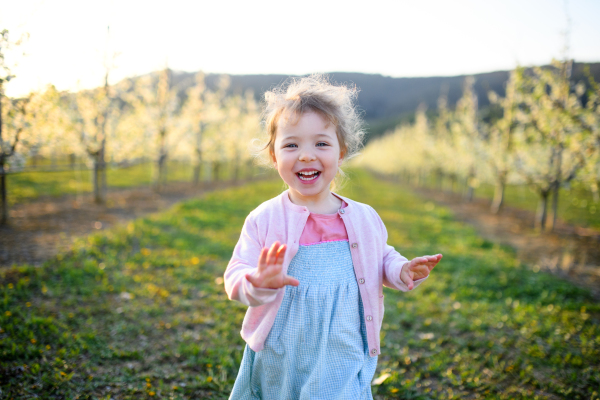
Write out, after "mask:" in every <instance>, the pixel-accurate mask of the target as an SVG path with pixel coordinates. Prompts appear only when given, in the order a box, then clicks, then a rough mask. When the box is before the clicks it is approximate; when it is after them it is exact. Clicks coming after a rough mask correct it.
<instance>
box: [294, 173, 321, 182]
mask: <svg viewBox="0 0 600 400" xmlns="http://www.w3.org/2000/svg"><path fill="white" fill-rule="evenodd" d="M296 175H298V178H300V179H301V180H303V181H312V180H315V179H317V178H318V177H319V175H321V172H320V171H308V172H304V171H303V172H298V173H296Z"/></svg>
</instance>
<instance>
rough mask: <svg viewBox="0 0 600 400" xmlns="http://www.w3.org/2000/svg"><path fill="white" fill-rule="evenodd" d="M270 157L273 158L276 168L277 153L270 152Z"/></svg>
mask: <svg viewBox="0 0 600 400" xmlns="http://www.w3.org/2000/svg"><path fill="white" fill-rule="evenodd" d="M269 155H270V156H271V161H272V162H273V164H274V165H275V167H277V159H276V158H275V153H273V152H272V151H270V150H269Z"/></svg>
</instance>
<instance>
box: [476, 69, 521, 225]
mask: <svg viewBox="0 0 600 400" xmlns="http://www.w3.org/2000/svg"><path fill="white" fill-rule="evenodd" d="M516 73H517V72H516V71H513V72H511V73H510V75H509V77H508V81H507V82H506V90H505V92H506V94H505V97H503V98H500V97H498V95H497V94H496V93H495V92H493V91H491V92H490V93H489V99H490V103H491V104H492V105H498V106H500V108H501V109H502V117H501V118H499V119H497V120H496V121H493V122H491V125H490V129H489V133H490V135H489V137H488V139H487V141H486V143H485V146H484V147H485V150H486V158H487V160H488V162H489V163H490V166H491V167H492V171H493V174H494V181H495V182H494V183H495V185H494V199H493V200H492V205H491V211H492V213H494V214H496V213H498V212H499V211H500V209H501V208H502V205H503V204H504V191H505V188H506V183H507V181H508V177H509V173H510V172H511V170H512V166H513V163H514V160H513V150H514V143H513V142H514V134H515V130H516V129H518V128H519V127H520V124H519V120H518V113H519V109H518V105H519V98H518V91H517V79H516Z"/></svg>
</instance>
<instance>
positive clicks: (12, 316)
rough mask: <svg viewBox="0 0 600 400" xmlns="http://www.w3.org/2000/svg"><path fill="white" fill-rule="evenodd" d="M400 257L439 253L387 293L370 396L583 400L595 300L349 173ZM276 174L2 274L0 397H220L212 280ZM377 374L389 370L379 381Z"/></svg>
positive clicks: (224, 340) (224, 313)
mask: <svg viewBox="0 0 600 400" xmlns="http://www.w3.org/2000/svg"><path fill="white" fill-rule="evenodd" d="M353 175H354V177H353V179H352V181H350V183H349V184H348V185H347V187H346V189H345V190H344V191H343V193H344V194H346V195H348V196H350V197H352V198H354V199H356V200H358V201H362V202H365V203H368V204H370V205H372V206H373V207H374V208H375V209H376V210H377V211H378V212H379V214H380V215H381V217H382V218H383V219H384V221H385V223H386V225H387V228H388V233H389V242H390V243H391V244H393V245H394V246H396V248H397V249H398V250H399V251H400V252H401V253H403V254H404V255H406V256H407V257H409V258H412V257H415V256H419V255H423V254H434V253H437V252H441V253H443V254H444V259H443V260H442V263H441V264H440V265H439V266H438V267H436V269H435V270H434V272H433V274H432V275H431V277H430V278H429V279H428V280H427V282H426V283H424V284H423V286H421V287H419V288H418V289H417V290H415V291H414V292H410V293H400V292H395V291H392V290H386V291H385V296H386V298H385V304H386V315H385V319H384V327H383V332H382V338H383V341H382V355H381V356H380V359H379V367H378V371H377V374H376V378H377V377H381V378H382V379H379V381H382V383H381V384H379V385H376V386H374V393H375V397H376V398H378V399H384V398H413V399H430V398H432V399H448V398H459V399H463V398H486V399H487V398H491V399H494V398H497V399H515V398H516V399H535V398H538V399H544V398H547V399H559V398H572V399H590V398H591V399H594V398H598V397H599V396H598V391H599V387H600V372H599V371H600V361H599V360H600V328H599V326H600V324H599V321H600V307H599V305H598V304H597V303H596V302H594V300H593V299H592V298H591V296H590V295H589V293H588V292H586V291H585V290H581V289H578V288H576V287H574V286H572V285H570V284H568V283H566V282H563V281H561V280H559V279H557V278H555V277H553V276H551V275H547V274H544V273H541V272H538V273H535V272H533V271H531V270H530V269H529V268H528V267H527V266H525V265H520V264H519V263H518V262H517V260H516V259H515V256H514V253H513V252H512V251H511V250H510V249H507V248H504V247H499V246H497V245H495V244H493V243H490V242H487V241H485V240H483V239H481V238H479V237H478V236H477V235H476V234H475V232H474V231H473V230H472V229H471V228H470V227H467V226H465V225H463V224H461V223H459V222H457V221H454V220H453V218H452V215H451V214H450V213H449V212H448V211H447V210H445V209H442V208H437V207H434V205H433V204H432V203H428V202H423V201H422V200H421V199H419V198H418V197H415V196H414V195H413V194H411V193H408V192H406V191H405V190H401V189H400V188H398V187H397V186H395V185H393V184H390V183H384V182H380V181H377V180H374V179H373V178H372V177H369V176H368V175H366V174H364V173H363V172H361V171H355V172H354V173H353ZM281 190H282V184H281V182H280V181H273V182H261V183H253V184H250V185H247V186H245V187H241V188H235V189H229V190H224V191H220V192H215V193H212V194H209V195H206V196H205V197H203V198H202V199H198V200H192V201H188V202H185V203H182V204H179V205H178V206H176V207H174V208H172V209H171V210H169V211H167V212H164V213H161V214H158V215H155V216H152V217H148V218H144V219H140V220H137V221H135V222H132V223H129V224H128V225H126V226H121V227H116V228H114V229H111V230H108V231H104V232H101V233H98V234H95V235H92V236H90V237H88V238H87V239H86V240H84V241H82V242H81V243H79V244H78V245H77V246H75V248H74V249H73V250H72V251H71V252H69V253H65V254H62V255H59V256H58V257H56V258H54V259H52V260H50V261H48V262H47V263H46V264H45V265H44V266H43V267H40V268H34V267H31V266H19V267H15V268H11V269H8V270H4V271H2V273H1V274H0V296H2V303H1V305H0V387H1V389H2V395H3V397H4V398H11V397H13V398H15V399H16V398H34V397H36V396H37V398H47V399H51V398H98V399H100V398H103V399H108V398H120V399H140V398H141V399H143V398H173V399H190V398H194V399H195V398H217V399H218V398H227V397H228V394H229V391H230V390H231V387H232V385H233V382H234V380H235V377H236V374H237V369H238V367H239V364H240V361H241V357H242V351H243V346H244V343H243V341H242V339H241V338H240V336H239V330H240V328H241V323H242V319H243V316H244V313H245V307H244V306H242V305H239V304H238V303H235V302H232V301H229V300H228V299H227V296H226V294H225V292H224V289H223V282H222V274H223V272H224V269H225V267H226V264H227V262H228V260H229V257H230V256H231V252H232V249H233V246H234V245H235V243H236V242H237V239H238V237H239V234H240V230H241V227H242V224H243V221H244V219H245V217H246V216H247V214H248V212H249V211H250V210H252V209H253V208H255V207H256V206H257V205H258V204H260V203H261V202H262V201H264V200H266V199H269V198H271V197H273V196H275V195H277V193H279V192H280V191H281ZM386 377H387V378H386Z"/></svg>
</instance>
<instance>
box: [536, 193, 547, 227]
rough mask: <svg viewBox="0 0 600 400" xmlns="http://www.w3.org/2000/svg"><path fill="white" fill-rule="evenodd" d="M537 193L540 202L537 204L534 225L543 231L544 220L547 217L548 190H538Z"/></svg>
mask: <svg viewBox="0 0 600 400" xmlns="http://www.w3.org/2000/svg"><path fill="white" fill-rule="evenodd" d="M539 194H540V202H539V205H538V211H537V215H536V221H535V226H536V228H539V229H540V230H541V231H544V229H546V220H547V218H548V196H549V195H550V190H543V191H540V193H539Z"/></svg>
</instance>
